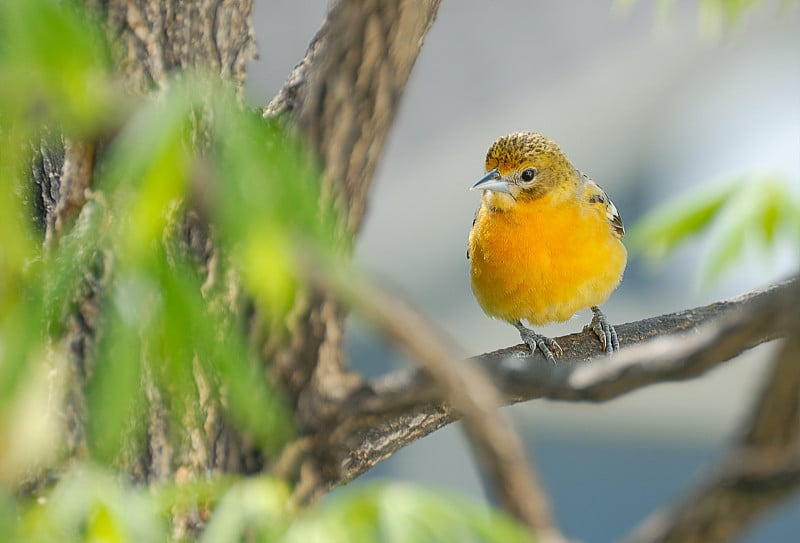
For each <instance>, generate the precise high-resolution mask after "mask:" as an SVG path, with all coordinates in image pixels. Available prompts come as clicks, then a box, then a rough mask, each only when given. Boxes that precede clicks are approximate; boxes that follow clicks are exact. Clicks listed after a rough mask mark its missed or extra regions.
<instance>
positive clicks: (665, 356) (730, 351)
mask: <svg viewBox="0 0 800 543" xmlns="http://www.w3.org/2000/svg"><path fill="white" fill-rule="evenodd" d="M798 303H800V279H798V278H794V279H792V280H789V281H786V282H784V283H781V284H778V285H774V286H771V287H768V288H766V289H763V290H759V291H754V292H751V293H749V294H747V295H745V296H741V297H739V298H735V299H732V300H728V301H725V302H718V303H715V304H711V305H708V306H704V307H699V308H695V309H690V310H686V311H681V312H678V313H673V314H669V315H662V316H659V317H653V318H650V319H645V320H642V321H638V322H634V323H629V324H624V325H620V326H618V327H617V330H618V332H619V333H620V338H621V340H622V342H623V350H622V351H621V352H620V353H619V354H618V355H617V356H614V357H612V358H605V357H599V358H595V359H594V360H592V361H591V363H586V362H587V357H588V356H589V355H590V354H591V353H596V352H597V350H598V349H599V346H598V344H597V339H596V338H595V337H594V335H592V334H591V333H589V332H587V333H581V334H572V335H569V336H564V337H562V338H558V341H559V343H560V344H561V345H562V346H563V347H564V348H565V352H567V353H569V354H570V355H571V356H569V357H567V358H565V359H562V360H561V361H560V362H559V366H558V367H555V368H553V367H551V366H549V365H548V364H547V363H546V361H545V360H544V358H543V357H541V355H539V354H538V353H537V354H536V355H534V356H532V355H531V354H530V351H529V350H527V348H526V347H525V346H522V345H520V346H516V347H512V348H509V349H504V350H501V351H497V352H494V353H489V354H487V355H482V356H480V357H476V358H475V359H473V360H474V361H475V362H477V363H478V364H479V365H481V366H483V368H484V369H485V370H486V371H487V372H488V374H489V375H490V376H491V377H492V378H493V379H494V381H495V384H496V385H497V386H498V388H499V389H500V390H501V391H502V392H504V393H505V395H506V401H507V402H508V403H514V402H519V401H524V400H529V399H534V398H542V397H544V398H551V399H559V400H569V401H606V400H609V399H612V398H615V397H617V396H620V395H622V394H624V393H627V392H631V391H633V390H637V389H639V388H642V387H644V386H648V385H652V384H657V383H661V382H667V381H676V380H686V379H692V378H696V377H698V376H699V375H702V374H703V373H704V372H706V371H708V370H709V369H711V368H713V367H715V366H716V365H719V364H721V363H722V362H725V361H727V360H730V359H731V358H733V357H735V356H736V355H738V354H739V353H741V352H743V351H745V350H747V349H750V348H752V347H754V346H756V345H759V344H761V343H764V342H766V341H770V340H772V339H775V338H778V337H783V336H785V335H787V333H788V330H789V329H790V327H791V323H792V319H793V318H794V316H795V315H796V313H797V307H798ZM398 326H405V327H409V328H410V329H411V330H416V329H415V328H413V323H411V322H404V323H401V324H398ZM687 330H693V331H691V332H687ZM659 334H663V335H665V337H659V338H657V339H655V340H653V341H647V340H649V339H651V338H653V337H654V336H656V335H659ZM412 335H413V333H412ZM338 409H339V411H338V420H339V424H338V426H337V427H336V430H335V431H334V432H332V434H331V435H332V442H330V443H328V446H329V447H330V452H331V459H332V460H333V461H335V466H334V467H332V468H330V469H329V470H327V473H329V474H330V475H332V477H331V478H330V479H328V480H327V481H320V484H327V485H331V486H334V485H337V484H341V483H344V482H347V481H349V480H351V479H353V478H354V477H356V476H358V475H360V474H361V473H363V472H364V471H366V470H368V469H369V468H371V467H372V466H374V465H375V464H377V463H378V462H380V461H381V460H384V459H385V458H387V457H388V456H390V455H391V454H392V453H393V452H394V451H396V450H397V449H399V448H400V447H403V446H405V445H407V444H409V443H411V442H413V441H415V440H417V439H419V438H420V437H423V436H425V435H427V434H429V433H431V432H433V431H435V430H437V429H439V428H441V427H442V426H444V425H446V424H448V423H450V422H452V421H454V420H456V419H457V418H458V415H457V414H456V413H455V412H454V411H453V410H452V409H450V408H449V407H448V406H446V405H444V404H442V403H441V395H440V392H439V391H438V390H437V387H436V385H435V384H434V382H433V381H432V380H431V379H430V377H428V376H427V374H426V373H425V372H423V371H421V370H406V371H400V372H397V373H395V374H391V375H389V376H387V377H384V378H383V379H380V380H379V381H377V382H375V383H373V384H372V386H370V387H366V388H364V389H361V390H359V391H358V392H357V393H356V394H354V396H353V397H352V398H349V399H347V400H346V401H343V402H342V403H341V404H340V406H339V408H338ZM331 410H332V411H335V409H334V408H333V407H332V408H331Z"/></svg>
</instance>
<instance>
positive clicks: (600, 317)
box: [584, 306, 619, 354]
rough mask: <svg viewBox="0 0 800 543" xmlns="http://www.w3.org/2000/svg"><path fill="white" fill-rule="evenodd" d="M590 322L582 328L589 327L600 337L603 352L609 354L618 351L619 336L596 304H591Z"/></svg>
mask: <svg viewBox="0 0 800 543" xmlns="http://www.w3.org/2000/svg"><path fill="white" fill-rule="evenodd" d="M592 313H593V314H594V316H593V317H592V322H591V323H589V324H588V325H586V327H585V328H584V330H587V329H591V330H592V331H593V332H594V333H595V335H596V336H597V337H598V338H599V339H600V345H601V347H602V349H603V352H604V353H606V354H611V353H613V352H614V351H619V338H618V337H617V331H616V330H615V329H614V326H613V325H612V324H611V323H609V322H608V319H607V318H606V316H605V315H604V314H603V312H602V311H600V308H599V307H597V306H592Z"/></svg>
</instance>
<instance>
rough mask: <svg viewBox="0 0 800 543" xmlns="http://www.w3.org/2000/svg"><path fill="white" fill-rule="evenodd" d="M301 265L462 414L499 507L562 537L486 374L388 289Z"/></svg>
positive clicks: (541, 534)
mask: <svg viewBox="0 0 800 543" xmlns="http://www.w3.org/2000/svg"><path fill="white" fill-rule="evenodd" d="M317 264H319V263H317ZM305 269H308V270H328V271H327V272H321V273H320V272H317V274H316V275H315V276H314V277H312V280H315V281H314V282H316V283H317V284H319V285H320V286H321V287H322V288H324V289H326V290H330V291H332V292H333V293H334V294H335V295H337V296H339V297H342V298H343V299H344V301H346V302H347V303H348V304H349V305H350V306H351V307H352V309H354V310H355V311H357V312H358V313H360V314H362V315H363V316H364V317H365V318H367V319H368V320H369V321H370V322H371V323H372V324H373V325H375V326H376V327H377V328H378V329H380V330H381V332H382V333H383V334H385V335H386V336H388V337H389V338H390V339H391V340H393V341H395V342H396V343H397V344H398V345H399V346H400V347H401V348H403V349H404V350H406V351H407V352H408V354H410V355H411V356H412V357H413V358H415V359H416V360H417V361H418V362H419V363H420V365H421V366H422V368H423V370H424V371H425V372H426V374H427V375H429V376H430V378H431V380H432V382H433V385H434V387H435V388H436V390H437V391H438V392H439V394H440V397H441V398H442V399H443V400H445V401H447V402H448V403H449V405H451V406H452V408H453V409H454V410H455V411H456V412H457V413H458V414H459V415H460V416H461V417H462V418H463V421H464V425H465V427H466V430H467V434H468V435H469V437H470V440H471V442H472V443H473V445H474V448H475V451H476V453H477V456H478V458H479V460H480V461H481V464H482V465H483V466H484V468H485V469H486V471H487V473H488V474H489V478H490V479H491V480H492V482H493V487H494V490H495V491H496V493H497V495H498V497H499V501H500V504H501V505H502V507H503V508H504V509H505V510H506V511H508V512H509V513H510V514H511V515H512V516H515V517H516V518H517V519H519V520H520V521H521V522H523V523H525V524H526V525H528V527H530V528H531V530H533V532H534V533H536V535H537V537H538V539H539V540H540V541H549V542H563V541H566V540H565V538H564V536H563V535H562V534H561V532H560V531H559V529H558V527H557V525H556V522H555V519H554V518H553V515H552V512H551V507H550V504H549V500H548V498H547V496H546V493H545V492H544V490H543V489H542V488H541V486H540V484H539V482H538V477H537V475H536V472H535V469H534V468H533V466H531V465H530V464H529V463H528V461H527V459H526V456H525V450H524V449H523V446H522V443H521V442H520V440H519V437H518V436H517V434H516V433H515V432H514V430H513V428H512V427H511V425H510V423H509V422H508V420H507V419H506V418H505V417H504V416H503V415H502V413H501V412H500V410H499V408H500V406H501V405H502V404H503V396H502V395H501V394H500V392H499V391H498V390H497V388H495V386H494V384H493V383H492V381H491V380H490V378H489V376H488V375H487V374H486V372H485V371H484V370H483V369H482V368H481V367H480V366H478V365H477V364H475V363H473V362H471V361H464V360H462V359H461V357H460V356H458V355H457V354H456V349H455V348H454V347H452V346H451V345H450V344H449V343H448V342H446V341H444V340H442V339H441V338H442V337H443V334H442V333H441V331H440V330H438V329H437V328H436V327H435V326H432V325H431V324H430V323H429V322H427V320H426V319H425V318H424V317H423V316H422V315H421V314H419V313H417V312H416V311H414V310H413V309H412V308H411V307H410V306H408V304H406V303H405V302H404V301H403V300H402V299H401V298H399V297H397V296H395V295H393V294H392V293H390V292H389V291H387V290H385V289H380V288H377V286H376V285H374V284H372V283H371V282H370V281H368V280H367V279H366V278H364V277H357V276H356V275H355V274H354V273H353V272H352V271H348V272H347V273H336V272H337V271H342V270H341V269H337V268H336V267H334V266H320V265H309V266H305Z"/></svg>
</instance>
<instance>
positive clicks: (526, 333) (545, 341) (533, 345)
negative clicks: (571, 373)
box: [517, 324, 564, 364]
mask: <svg viewBox="0 0 800 543" xmlns="http://www.w3.org/2000/svg"><path fill="white" fill-rule="evenodd" d="M517 330H519V336H520V338H522V341H524V342H525V345H527V346H528V347H529V348H530V350H531V353H535V352H536V349H539V351H540V352H541V353H542V354H543V355H544V357H545V358H546V359H547V361H548V362H550V363H551V364H556V357H557V356H561V355H563V354H564V350H563V349H562V348H561V345H559V344H558V342H557V341H556V340H554V339H553V338H549V337H547V336H543V335H541V334H537V333H536V332H534V331H533V330H530V329H529V328H525V327H524V326H522V325H521V324H520V325H519V326H517Z"/></svg>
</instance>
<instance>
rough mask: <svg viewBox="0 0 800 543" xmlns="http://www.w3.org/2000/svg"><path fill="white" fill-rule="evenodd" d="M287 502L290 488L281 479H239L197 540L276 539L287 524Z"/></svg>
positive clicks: (203, 541) (211, 541) (202, 542)
mask: <svg viewBox="0 0 800 543" xmlns="http://www.w3.org/2000/svg"><path fill="white" fill-rule="evenodd" d="M288 501H289V489H288V487H287V486H286V485H285V484H284V483H282V482H280V481H276V480H274V479H269V478H266V477H259V478H255V479H249V480H246V481H242V482H240V483H238V484H236V485H234V486H233V487H232V488H230V490H228V492H227V493H226V494H225V497H224V498H223V499H222V501H221V502H220V504H219V506H218V507H217V509H216V510H215V511H214V514H213V516H212V517H211V520H210V521H209V522H208V524H207V525H206V528H205V530H204V532H203V535H202V537H201V538H200V541H201V543H216V542H218V541H264V542H267V541H278V538H279V537H280V536H281V535H282V534H283V532H284V531H285V530H286V525H287V523H288V519H289V511H288V509H287V504H288Z"/></svg>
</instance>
